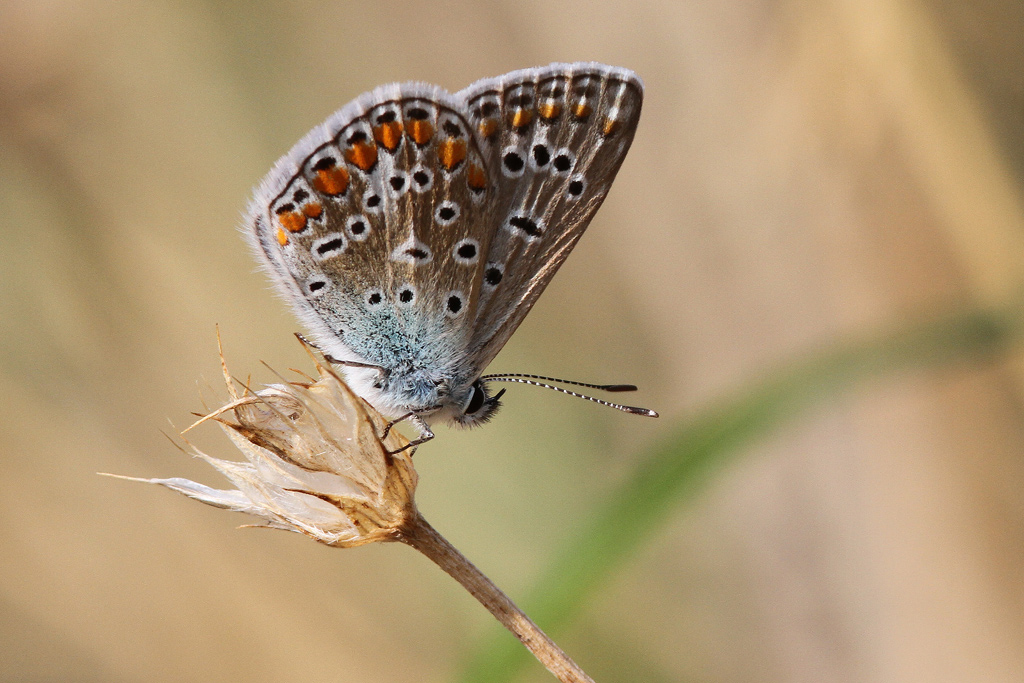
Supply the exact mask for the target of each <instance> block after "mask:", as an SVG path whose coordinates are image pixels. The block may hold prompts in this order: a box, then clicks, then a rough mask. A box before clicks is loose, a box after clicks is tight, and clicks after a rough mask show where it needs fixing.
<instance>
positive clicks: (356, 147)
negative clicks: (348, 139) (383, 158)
mask: <svg viewBox="0 0 1024 683" xmlns="http://www.w3.org/2000/svg"><path fill="white" fill-rule="evenodd" d="M345 159H347V160H348V162H349V163H350V164H355V165H356V166H358V167H359V169H360V170H363V171H369V170H370V169H371V168H373V165H374V164H376V163H377V145H375V144H373V143H372V142H364V141H362V140H360V141H359V142H356V143H354V144H353V145H352V146H351V147H349V148H348V149H346V150H345Z"/></svg>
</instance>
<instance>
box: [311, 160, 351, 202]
mask: <svg viewBox="0 0 1024 683" xmlns="http://www.w3.org/2000/svg"><path fill="white" fill-rule="evenodd" d="M313 187H314V188H315V189H316V190H317V192H323V193H324V194H329V195H331V196H335V195H339V194H343V193H344V192H345V190H346V189H348V171H347V170H345V167H344V166H331V167H330V168H322V169H320V170H318V171H317V172H316V177H315V178H313Z"/></svg>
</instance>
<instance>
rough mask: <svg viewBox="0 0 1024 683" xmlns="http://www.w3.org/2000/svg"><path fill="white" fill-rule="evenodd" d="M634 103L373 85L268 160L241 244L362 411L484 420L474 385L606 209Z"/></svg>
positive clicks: (607, 74)
mask: <svg viewBox="0 0 1024 683" xmlns="http://www.w3.org/2000/svg"><path fill="white" fill-rule="evenodd" d="M642 96H643V87H642V84H641V82H640V80H639V78H638V77H637V76H636V75H635V74H634V73H633V72H631V71H628V70H626V69H620V68H616V67H609V66H604V65H601V64H595V63H577V64H552V65H550V66H547V67H543V68H538V69H527V70H523V71H517V72H512V73H510V74H506V75H504V76H501V77H498V78H493V79H486V80H483V81H478V82H477V83H474V84H473V85H471V86H469V87H468V88H466V89H465V90H462V91H460V92H458V93H455V94H450V93H448V92H446V91H444V90H443V89H441V88H438V87H436V86H430V85H426V84H421V83H407V84H394V85H388V86H382V87H380V88H377V89H375V90H373V91H371V92H369V93H366V94H364V95H362V96H361V97H359V98H357V99H356V100H355V101H353V102H352V103H350V104H348V105H346V106H345V107H344V108H342V109H341V110H339V111H338V112H336V113H335V114H334V115H332V116H331V117H330V118H328V119H327V121H326V122H324V124H322V125H321V126H319V127H317V128H316V129H314V130H313V131H311V132H310V133H309V134H308V135H307V136H306V137H305V138H303V139H302V140H301V141H300V142H299V143H298V144H297V145H296V146H295V147H294V148H293V149H292V150H291V152H289V153H288V154H286V155H285V156H284V157H283V158H282V159H281V160H279V161H278V163H277V165H276V166H275V167H274V169H273V170H272V171H271V172H270V174H268V176H267V177H266V178H265V179H264V181H263V182H262V183H261V184H260V186H259V187H258V188H257V190H256V192H255V196H254V198H253V200H252V202H251V204H250V207H249V211H248V218H247V223H246V227H245V230H246V233H247V235H248V236H249V239H250V242H251V244H252V245H253V247H254V250H255V252H256V253H257V255H258V258H259V259H260V261H261V262H262V263H263V264H264V266H265V269H266V270H267V272H268V273H269V274H270V276H271V278H272V280H273V281H274V283H275V285H276V286H277V289H278V291H279V292H280V293H282V294H283V295H284V296H285V298H286V299H287V300H288V301H289V302H290V303H291V304H292V307H293V308H294V309H295V311H296V312H297V314H298V316H299V318H300V319H301V321H302V322H303V323H304V324H305V325H306V327H307V328H309V331H310V332H311V333H312V335H313V338H314V340H315V342H316V344H317V345H318V347H319V348H320V349H321V350H322V351H323V352H324V353H325V354H327V355H328V356H330V357H332V358H334V359H337V360H338V361H340V362H341V363H342V364H343V365H344V364H346V363H348V364H351V365H352V366H350V367H346V369H345V372H346V376H347V379H348V380H349V382H350V384H351V385H352V387H353V389H354V390H355V391H356V392H357V393H358V394H359V395H361V396H362V397H363V398H365V399H366V400H367V401H369V402H370V403H371V404H372V405H374V406H375V407H376V408H377V409H378V410H380V411H381V412H382V413H384V414H385V415H389V416H391V417H398V416H401V415H405V414H409V413H413V414H415V415H417V416H419V417H421V418H423V419H424V420H426V421H428V422H434V421H443V422H454V423H457V424H474V423H477V422H481V421H483V420H485V419H486V418H487V417H488V416H489V415H490V414H491V413H492V412H493V411H494V409H496V408H497V405H498V404H497V401H496V399H494V398H492V397H490V396H489V395H488V392H487V388H486V383H485V382H481V381H480V377H481V374H482V373H483V371H484V369H485V368H486V367H487V365H488V364H489V363H490V361H491V359H493V357H494V356H495V355H496V354H497V352H498V351H499V350H500V349H501V347H502V346H504V344H505V342H506V341H507V340H508V338H509V336H511V334H512V332H513V331H514V330H515V329H516V327H518V325H519V323H520V322H521V321H522V319H523V317H524V316H525V315H526V313H527V312H528V311H529V309H530V308H531V307H532V305H533V303H534V302H535V301H536V299H537V297H538V296H539V295H540V293H541V292H542V291H543V289H544V287H545V286H546V285H547V283H548V282H549V281H550V279H551V277H552V276H553V275H554V273H555V271H556V270H557V269H558V267H559V266H560V265H561V263H562V261H563V260H564V259H565V257H566V256H567V255H568V253H569V251H570V250H571V249H572V248H573V246H574V245H575V244H576V241H577V240H578V239H579V238H580V236H581V235H582V233H583V231H584V229H585V228H586V226H587V225H588V224H589V222H590V220H591V218H592V217H593V215H594V213H595V212H596V211H597V208H598V207H599V206H600V204H601V202H602V201H603V200H604V197H605V195H606V194H607V192H608V189H609V187H610V185H611V182H612V180H613V179H614V176H615V173H616V171H617V170H618V167H619V165H620V164H621V163H622V160H623V158H624V156H625V154H626V151H627V150H628V148H629V145H630V143H631V141H632V137H633V132H634V130H635V128H636V124H637V121H638V119H639V114H640V105H641V101H642Z"/></svg>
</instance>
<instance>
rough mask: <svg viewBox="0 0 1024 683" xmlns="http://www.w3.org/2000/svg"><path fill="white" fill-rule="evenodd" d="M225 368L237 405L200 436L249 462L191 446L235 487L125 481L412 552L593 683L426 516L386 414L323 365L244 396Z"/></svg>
mask: <svg viewBox="0 0 1024 683" xmlns="http://www.w3.org/2000/svg"><path fill="white" fill-rule="evenodd" d="M221 367H222V368H223V369H224V379H225V381H226V382H227V385H228V392H229V393H230V394H231V398H232V400H231V401H230V402H229V403H228V404H227V405H224V406H222V407H221V408H220V409H218V410H215V411H214V412H212V413H210V414H209V415H206V416H205V417H203V418H202V419H200V420H199V421H198V422H196V424H194V425H192V427H195V426H196V425H198V424H201V423H203V422H207V421H215V422H217V423H218V424H220V426H221V427H222V428H223V429H224V431H225V432H226V433H227V435H228V437H229V438H230V439H231V440H232V441H233V442H234V444H235V446H237V447H238V449H239V450H240V451H242V455H244V456H245V460H246V462H235V461H230V460H219V459H217V458H212V457H210V456H208V455H206V454H205V453H203V452H202V451H200V450H198V449H197V448H195V447H194V446H192V445H191V444H189V446H190V447H191V448H192V452H193V453H194V454H195V455H196V456H198V457H200V458H202V459H203V460H205V461H206V462H208V463H210V464H211V465H213V466H214V467H215V468H217V469H218V470H219V471H220V472H221V473H222V474H223V475H224V476H226V477H227V478H228V479H229V480H231V483H232V484H234V485H235V486H236V487H237V488H235V489H230V490H219V489H213V488H210V487H209V486H204V485H202V484H197V483H196V482H194V481H189V480H188V479H179V478H175V479H137V478H135V477H119V478H121V479H131V480H132V481H142V482H147V483H151V484H160V485H161V486H166V487H167V488H169V489H173V490H175V491H178V492H180V493H183V494H185V495H186V496H188V497H189V498H195V499H196V500H199V501H202V502H204V503H207V504H209V505H213V506H215V507H219V508H226V509H228V510H236V511H238V512H247V513H249V514H250V515H255V516H256V517H259V518H261V519H262V520H263V523H262V524H258V525H255V526H263V527H269V528H272V529H285V530H287V531H297V532H299V533H302V534H305V535H307V536H309V537H310V538H313V539H315V540H317V541H320V542H321V543H325V544H327V545H330V546H335V547H340V548H348V547H352V546H357V545H363V544H366V543H373V542H374V541H400V542H402V543H405V544H407V545H409V546H411V547H413V548H416V549H417V550H419V551H420V552H421V553H423V554H424V555H426V556H427V557H429V558H430V559H431V560H432V561H434V562H435V563H436V564H437V565H438V566H439V567H441V568H442V569H443V570H444V571H446V572H447V573H448V574H449V575H450V576H452V578H454V579H455V580H457V581H458V582H459V583H460V584H462V586H463V587H464V588H465V589H466V590H467V591H469V592H470V593H471V594H472V595H473V596H474V597H475V598H476V599H477V600H479V601H480V603H481V604H483V605H484V606H485V607H486V608H487V609H488V610H489V611H490V612H491V614H493V615H494V617H495V618H496V619H498V621H500V622H501V623H502V624H503V625H504V626H505V627H506V628H508V629H509V630H510V631H512V633H514V634H515V635H516V637H517V638H519V639H520V640H521V641H522V643H523V645H525V646H526V647H527V648H528V649H529V650H530V651H531V652H532V653H533V654H534V655H535V656H536V657H537V659H538V660H540V661H541V663H543V664H544V666H546V667H547V668H548V670H549V671H551V673H553V674H554V675H555V676H556V677H557V678H558V680H560V681H562V682H563V683H594V682H593V680H592V679H591V678H590V677H589V676H587V674H586V673H584V671H583V670H582V669H580V668H579V666H578V665H577V664H576V663H575V662H573V661H572V659H570V658H569V656H568V655H566V654H565V652H563V651H562V650H561V649H560V648H559V647H558V645H556V644H555V642H554V641H552V640H551V639H550V638H549V637H548V636H547V635H546V634H545V633H544V632H543V631H541V630H540V628H538V627H537V625H536V624H534V623H533V622H532V621H530V618H529V617H527V616H526V614H524V613H523V611H522V610H520V609H519V608H518V607H516V605H515V603H513V602H512V601H511V600H510V599H509V598H508V596H507V595H505V594H504V593H502V592H501V590H500V589H499V588H498V587H497V586H495V585H494V583H492V582H491V580H490V579H488V578H487V577H486V576H484V575H483V574H482V573H481V572H480V570H479V569H477V568H476V567H474V566H473V564H472V563H471V562H470V561H469V560H467V559H466V558H465V557H464V556H463V555H462V553H460V552H459V551H458V550H457V549H455V547H454V546H452V545H451V544H450V543H449V542H448V541H446V540H445V539H444V537H442V536H441V535H440V534H439V533H437V531H436V530H435V529H434V528H433V527H432V526H430V524H428V523H427V521H426V520H425V519H423V517H422V516H420V514H419V512H418V511H417V510H416V506H415V504H414V502H413V492H414V491H415V490H416V470H415V469H413V466H412V451H411V450H410V449H409V448H408V446H409V440H408V439H406V438H405V437H404V436H402V435H401V434H399V433H398V432H396V431H395V430H389V429H388V423H387V421H386V420H385V419H384V418H383V417H382V416H381V415H380V413H378V412H377V411H376V410H374V409H373V407H372V406H370V405H369V404H368V403H366V402H365V401H363V399H361V398H359V397H358V396H356V395H355V394H354V393H352V391H351V390H350V389H349V388H348V386H347V385H346V384H345V383H344V382H343V381H342V380H341V379H340V378H339V377H338V376H337V375H335V374H334V373H333V372H332V371H331V370H330V368H327V367H324V366H323V365H322V364H320V363H319V362H318V363H317V371H318V372H319V373H320V378H319V379H317V380H313V379H309V381H308V382H284V383H282V384H274V385H271V386H269V387H267V388H266V389H264V390H262V391H257V392H251V391H249V390H248V388H246V390H245V391H244V392H243V393H242V395H239V394H238V393H237V391H235V385H234V384H233V382H232V380H231V377H230V375H229V374H228V371H227V367H226V366H225V364H224V356H223V353H222V354H221ZM192 427H189V429H192ZM185 431H186V432H187V431H188V430H185ZM384 434H386V435H387V436H386V437H384V438H382V437H381V435H384ZM186 443H188V442H187V441H186ZM110 476H118V475H110Z"/></svg>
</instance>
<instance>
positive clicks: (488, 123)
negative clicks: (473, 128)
mask: <svg viewBox="0 0 1024 683" xmlns="http://www.w3.org/2000/svg"><path fill="white" fill-rule="evenodd" d="M496 132H498V122H497V121H495V120H494V119H484V120H483V121H481V122H480V135H483V136H484V137H485V138H489V137H491V136H492V135H494V134H495V133H496Z"/></svg>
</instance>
